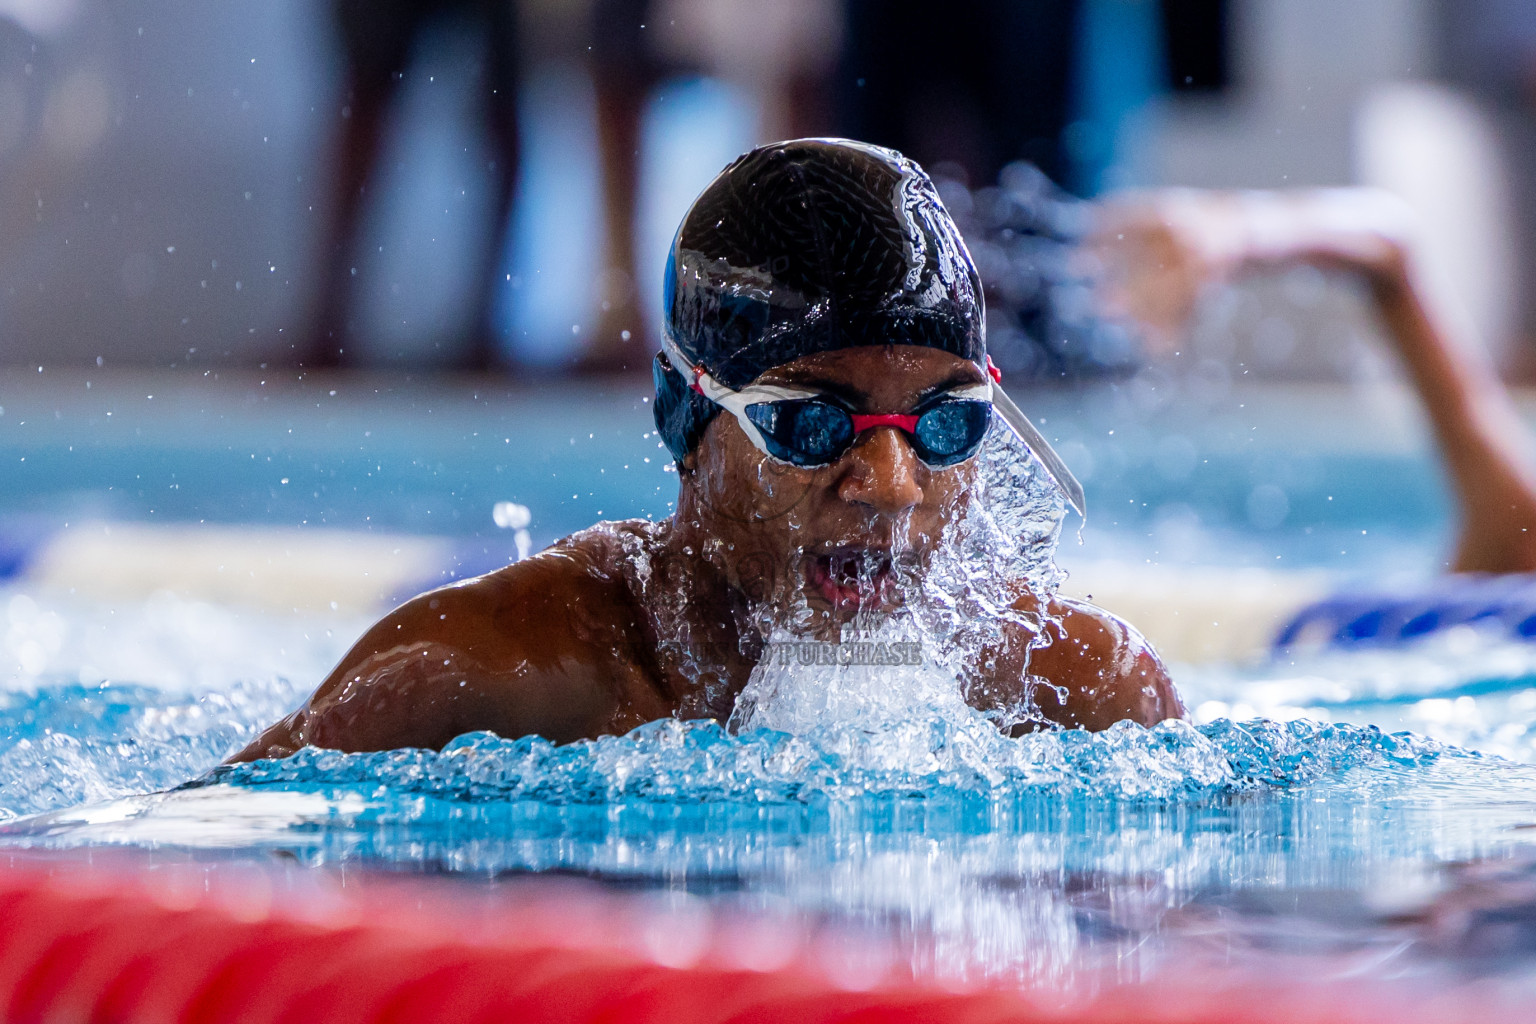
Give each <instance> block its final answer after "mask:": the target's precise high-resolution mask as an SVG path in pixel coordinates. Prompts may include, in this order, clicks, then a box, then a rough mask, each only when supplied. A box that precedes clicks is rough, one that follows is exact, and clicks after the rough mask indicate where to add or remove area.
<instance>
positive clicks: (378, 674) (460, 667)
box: [230, 554, 624, 761]
mask: <svg viewBox="0 0 1536 1024" xmlns="http://www.w3.org/2000/svg"><path fill="white" fill-rule="evenodd" d="M560 559H561V556H559V555H551V554H546V555H541V556H539V557H537V558H534V559H529V560H527V561H525V562H520V563H518V564H517V565H514V566H511V567H509V568H508V569H505V570H502V571H501V572H498V573H493V574H491V575H490V576H486V577H481V578H480V579H476V580H470V581H468V582H466V583H462V584H457V585H454V586H450V587H444V588H442V589H440V590H434V591H431V592H429V593H426V594H423V595H421V596H420V597H417V598H414V599H412V600H411V601H408V602H406V603H405V604H404V605H402V606H400V607H399V608H397V609H395V610H394V611H393V612H391V613H390V614H389V615H388V616H386V617H385V618H384V619H383V620H382V621H380V622H379V623H378V624H377V625H375V626H374V627H373V628H371V629H370V630H368V632H367V633H365V634H364V635H363V637H362V639H361V640H359V641H358V642H357V644H356V645H354V646H353V648H352V650H351V651H349V652H348V653H347V655H346V656H345V657H344V658H343V659H342V661H341V663H340V664H339V665H337V666H336V668H335V669H334V670H333V671H332V672H331V674H330V675H329V676H328V677H327V678H326V680H325V681H324V682H323V683H322V684H321V685H320V687H319V689H317V690H316V691H315V694H314V696H312V697H311V698H310V699H309V700H308V701H307V702H306V703H305V705H304V706H303V707H302V708H300V709H299V710H298V711H295V712H294V713H293V714H292V715H289V716H288V717H287V718H285V719H283V720H282V721H281V722H278V723H277V724H276V725H273V726H272V727H271V728H269V729H268V730H266V731H265V732H264V733H262V734H261V736H260V737H258V738H257V739H256V740H255V741H254V742H252V743H251V744H250V745H249V746H248V747H246V748H245V749H244V750H242V751H240V753H238V754H236V755H235V756H234V757H232V758H231V759H230V760H231V761H250V760H255V759H257V758H262V757H286V756H288V755H289V754H291V753H293V752H294V751H296V750H298V749H299V748H300V747H304V746H321V747H329V748H333V749H339V750H346V751H363V750H389V749H393V748H396V747H430V748H434V749H436V748H440V747H442V746H443V745H444V744H445V743H447V742H448V741H449V740H451V739H453V738H454V737H455V736H458V735H461V734H462V733H465V732H470V731H475V730H480V729H486V730H491V731H493V732H496V733H499V734H500V735H503V736H509V737H516V736H524V735H528V734H531V733H537V734H539V735H541V736H545V737H547V738H549V739H552V740H554V741H555V742H566V741H569V740H574V739H580V738H584V737H587V736H593V735H597V734H598V733H601V732H604V731H608V729H609V728H610V726H611V722H612V720H613V718H614V716H615V713H616V711H617V710H618V706H619V700H618V698H617V697H616V692H617V688H616V687H615V686H614V685H613V682H612V678H613V675H614V671H612V670H617V671H618V673H619V674H620V675H622V670H623V668H624V666H623V665H616V664H612V654H611V651H610V650H609V649H607V648H604V649H603V650H602V651H601V652H597V653H596V654H594V651H593V646H592V644H591V642H590V638H585V637H582V636H580V635H578V634H579V632H580V630H577V629H573V621H574V620H578V619H579V618H580V617H579V616H573V615H572V606H573V604H575V605H579V604H581V603H582V602H583V597H584V596H590V595H584V594H583V593H582V592H581V588H580V587H579V586H573V584H572V573H571V572H570V571H568V570H569V566H568V565H563V564H561V561H560ZM577 575H579V574H577Z"/></svg>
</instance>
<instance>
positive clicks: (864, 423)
mask: <svg viewBox="0 0 1536 1024" xmlns="http://www.w3.org/2000/svg"><path fill="white" fill-rule="evenodd" d="M848 418H849V419H851V420H853V432H854V434H855V435H858V434H862V433H864V431H866V430H869V429H870V428H872V427H899V428H900V429H902V430H904V431H906V432H907V433H909V434H910V433H912V432H913V431H915V430H917V417H916V416H911V415H906V416H903V415H900V414H899V413H884V414H882V415H878V416H860V415H858V414H856V413H849V414H848Z"/></svg>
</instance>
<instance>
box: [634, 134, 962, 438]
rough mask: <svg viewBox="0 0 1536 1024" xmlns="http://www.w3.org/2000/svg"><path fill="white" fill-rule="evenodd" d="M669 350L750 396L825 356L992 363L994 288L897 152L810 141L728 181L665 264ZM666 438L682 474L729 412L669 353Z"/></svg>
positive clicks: (663, 400) (704, 204)
mask: <svg viewBox="0 0 1536 1024" xmlns="http://www.w3.org/2000/svg"><path fill="white" fill-rule="evenodd" d="M664 304H665V322H664V324H663V330H664V331H666V334H667V339H668V342H669V344H670V345H671V347H673V348H674V349H675V350H676V351H677V352H678V353H679V354H680V355H681V356H682V358H683V360H684V361H686V363H687V364H688V365H690V366H702V367H704V368H705V369H706V370H707V371H708V372H709V374H710V375H711V376H712V377H714V378H715V379H716V380H718V381H719V382H721V383H722V384H725V385H726V386H728V387H731V388H740V387H743V386H745V385H746V384H748V383H750V382H751V381H753V380H755V379H756V378H757V377H758V376H759V375H760V374H762V373H763V372H764V371H765V370H768V369H770V368H771V367H775V366H780V365H783V364H784V363H787V362H790V361H792V360H794V359H798V358H800V357H801V356H804V355H808V354H810V353H812V352H825V351H829V350H835V349H843V348H853V347H856V346H860V345H923V346H927V347H930V348H937V349H942V350H944V351H945V352H949V353H952V354H954V355H957V356H960V357H962V358H964V359H972V360H975V361H976V362H978V363H985V362H986V328H985V323H984V321H985V305H984V302H983V299H982V294H981V280H980V278H979V277H978V276H977V274H976V267H975V266H974V265H973V264H972V262H971V257H970V254H969V253H968V252H966V249H965V243H964V242H963V241H961V238H960V232H959V230H958V229H957V228H956V227H955V223H954V221H953V220H952V219H951V218H950V215H949V213H948V211H946V210H945V209H944V204H943V203H942V202H940V201H939V195H938V192H937V190H935V188H934V186H933V182H932V181H930V180H929V178H928V175H926V174H924V173H923V170H922V168H920V167H918V166H917V164H915V163H913V162H912V161H911V160H908V159H907V158H906V157H904V156H902V155H901V154H900V153H897V152H895V151H894V150H889V149H881V148H879V147H877V146H870V145H865V144H864V143H860V142H851V141H848V140H846V139H797V140H794V141H791V142H778V143H774V144H773V145H769V146H763V147H761V148H758V149H754V150H752V151H751V152H750V153H747V154H746V155H744V156H742V157H739V158H738V159H737V160H736V161H735V162H733V163H732V164H731V165H730V166H728V167H727V168H726V169H725V170H724V171H721V172H720V174H719V176H718V177H716V178H715V180H714V181H712V182H710V184H709V186H708V187H707V188H705V189H704V191H703V192H702V193H701V194H700V195H699V198H698V199H696V200H695V201H694V204H693V206H692V208H690V209H689V211H688V213H687V214H686V215H685V216H684V217H683V222H682V225H681V226H680V227H679V228H678V230H677V237H676V239H675V240H674V241H673V243H672V252H671V255H670V256H669V257H668V259H667V270H666V295H665V300H664ZM652 372H653V376H654V378H655V383H656V404H655V415H656V426H657V429H658V430H659V431H660V433H661V437H662V440H663V441H665V442H666V445H667V448H668V449H670V450H671V452H672V455H673V457H674V458H676V459H677V460H678V461H679V462H681V461H682V460H683V458H684V457H685V456H686V455H687V454H688V453H689V452H690V451H692V450H693V448H694V446H695V445H697V444H698V442H699V439H700V438H701V437H702V436H703V434H704V428H705V427H707V426H708V425H709V421H710V420H711V419H712V418H714V416H715V415H716V414H718V413H719V412H720V407H719V406H717V405H715V404H714V403H713V402H710V401H709V400H708V399H706V398H704V397H703V396H701V395H699V394H697V393H696V392H694V391H693V390H692V389H691V388H690V386H689V385H690V384H691V383H692V382H691V381H689V380H686V379H684V377H683V375H682V374H680V373H679V372H678V371H677V369H676V368H675V367H674V366H673V364H672V361H671V360H669V359H668V358H666V356H665V355H664V354H663V355H658V356H657V357H656V361H655V363H654V365H653V367H652Z"/></svg>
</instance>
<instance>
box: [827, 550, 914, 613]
mask: <svg viewBox="0 0 1536 1024" xmlns="http://www.w3.org/2000/svg"><path fill="white" fill-rule="evenodd" d="M805 575H806V582H807V583H808V584H809V586H810V590H811V592H812V593H816V594H820V595H821V596H822V597H823V598H825V599H826V601H827V603H828V604H830V605H831V606H832V607H833V608H836V609H846V610H849V611H854V610H859V609H864V608H882V607H892V606H895V605H896V604H898V603H900V594H899V592H898V590H897V588H896V573H895V572H894V571H893V569H892V565H891V555H890V552H888V551H880V550H875V549H871V548H836V549H834V550H832V551H829V552H827V553H826V554H823V555H818V556H816V557H815V558H812V559H811V560H810V563H809V564H808V565H807V566H806V571H805Z"/></svg>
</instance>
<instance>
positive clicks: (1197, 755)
mask: <svg viewBox="0 0 1536 1024" xmlns="http://www.w3.org/2000/svg"><path fill="white" fill-rule="evenodd" d="M1447 756H1449V757H1451V758H1453V759H1465V758H1473V759H1476V758H1477V757H1478V755H1476V754H1474V753H1471V752H1467V751H1459V750H1455V749H1454V748H1446V747H1443V746H1442V745H1440V744H1438V743H1436V742H1434V741H1433V740H1427V739H1424V738H1423V737H1418V736H1413V735H1411V734H1398V735H1389V734H1386V733H1383V732H1381V731H1380V730H1379V729H1375V728H1370V727H1358V726H1345V725H1325V724H1321V723H1313V722H1289V723H1284V724H1281V723H1276V722H1265V721H1257V722H1248V723H1242V724H1239V723H1234V722H1230V721H1221V722H1214V723H1211V724H1209V725H1205V726H1200V727H1195V726H1191V725H1189V724H1188V723H1185V722H1180V721H1171V722H1164V723H1162V724H1160V725H1158V726H1156V727H1154V728H1152V729H1143V728H1142V727H1140V726H1136V725H1132V724H1130V723H1122V724H1120V725H1117V726H1115V727H1114V728H1111V729H1109V730H1107V731H1105V732H1102V733H1096V734H1095V733H1086V732H1082V731H1079V730H1071V731H1063V732H1054V733H1037V734H1033V735H1029V736H1024V737H1021V738H1018V739H1010V738H1008V737H1005V736H1003V735H1002V734H1001V733H999V732H998V731H997V730H996V729H995V728H992V727H991V725H990V723H987V722H985V721H979V722H978V725H977V728H976V729H974V730H966V729H960V728H956V727H955V726H954V724H953V723H952V722H950V721H947V720H944V719H934V718H916V719H913V720H911V721H908V722H905V723H887V724H884V725H882V726H880V727H878V728H870V727H869V726H868V725H867V723H866V724H864V725H861V726H853V725H846V724H834V725H824V726H821V727H818V728H814V729H811V730H809V731H807V732H806V733H804V734H801V735H791V734H789V733H784V732H778V731H774V730H767V729H759V730H754V731H752V732H748V733H745V734H742V735H739V736H733V735H731V734H730V733H729V732H727V731H726V730H725V729H724V728H723V727H722V726H720V725H719V724H718V723H714V722H678V721H673V720H666V721H661V722H653V723H650V724H648V725H645V726H641V727H640V728H639V729H636V730H635V731H633V732H631V733H629V734H628V735H626V736H606V737H603V738H601V739H597V740H592V741H587V742H582V743H573V744H568V745H566V746H555V745H553V744H551V743H550V742H549V741H548V740H544V739H541V738H539V737H524V738H522V739H517V740H507V739H502V738H500V737H498V736H495V735H493V734H490V733H471V734H468V735H466V736H462V737H460V738H459V739H457V740H455V741H453V742H452V743H450V744H449V745H448V746H447V747H446V748H444V749H443V750H442V751H441V752H435V751H427V750H414V749H413V750H393V751H385V752H381V753H368V754H344V753H341V752H339V751H332V750H317V749H313V748H310V749H306V750H301V751H300V752H299V753H297V754H295V755H294V756H292V757H289V758H284V759H282V760H271V761H255V762H251V763H249V764H239V765H231V766H227V767H222V768H219V769H217V770H215V771H214V772H212V773H210V774H209V775H208V776H207V777H206V778H205V779H203V780H201V782H199V783H197V784H198V785H206V784H213V783H225V784H230V785H236V786H266V785H281V786H314V785H324V786H338V785H339V786H357V785H367V786H370V787H382V788H386V789H388V790H390V791H392V792H396V793H412V794H421V795H430V796H433V797H437V798H441V799H450V800H463V801H470V802H515V801H522V800H536V801H539V802H540V803H543V804H548V805H556V806H559V805H581V804H603V803H609V802H617V801H632V800H644V801H655V802H662V803H695V802H701V801H734V802H738V803H747V804H775V803H817V802H823V801H825V800H828V799H832V800H838V799H866V798H869V797H899V798H912V797H917V798H923V799H927V800H939V799H943V798H945V797H964V796H968V795H984V796H998V795H1003V796H1016V795H1020V794H1027V793H1035V794H1052V795H1070V796H1088V797H1094V798H1108V799H1113V800H1117V801H1131V802H1137V801H1144V800H1153V801H1163V800H1169V799H1183V798H1199V797H1209V796H1212V795H1217V794H1230V793H1236V792H1243V791H1252V790H1259V789H1266V788H1281V789H1283V788H1288V787H1294V786H1299V785H1305V784H1311V783H1315V782H1318V781H1320V780H1324V779H1329V778H1340V777H1342V776H1343V775H1344V774H1346V773H1348V772H1351V771H1354V770H1355V769H1359V768H1377V769H1387V770H1389V771H1392V770H1404V769H1412V768H1414V767H1421V766H1426V765H1429V764H1432V763H1434V762H1436V761H1438V760H1439V759H1441V758H1443V757H1447Z"/></svg>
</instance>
